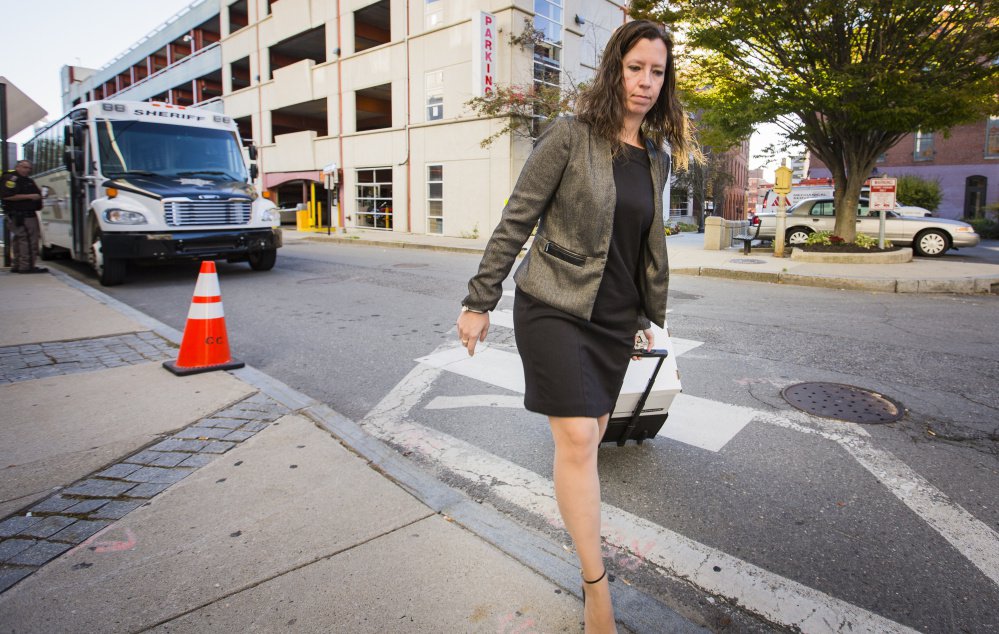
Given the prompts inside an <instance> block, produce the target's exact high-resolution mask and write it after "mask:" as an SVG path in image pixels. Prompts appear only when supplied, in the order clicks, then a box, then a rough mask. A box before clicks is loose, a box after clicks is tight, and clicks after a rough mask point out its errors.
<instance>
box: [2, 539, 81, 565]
mask: <svg viewBox="0 0 999 634" xmlns="http://www.w3.org/2000/svg"><path fill="white" fill-rule="evenodd" d="M72 547H73V544H61V543H58V542H38V543H36V544H35V545H34V546H32V547H31V548H28V549H26V550H24V551H22V552H20V553H18V554H17V555H15V556H14V557H11V559H10V561H9V562H8V563H12V564H21V565H23V566H41V565H42V564H44V563H45V562H47V561H48V560H50V559H52V558H53V557H58V556H59V555H61V554H63V553H64V552H66V551H67V550H69V549H70V548H72Z"/></svg>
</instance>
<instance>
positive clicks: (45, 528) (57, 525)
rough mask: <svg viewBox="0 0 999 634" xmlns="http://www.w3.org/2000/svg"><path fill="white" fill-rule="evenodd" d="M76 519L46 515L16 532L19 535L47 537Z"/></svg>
mask: <svg viewBox="0 0 999 634" xmlns="http://www.w3.org/2000/svg"><path fill="white" fill-rule="evenodd" d="M75 521H76V519H74V518H72V517H63V516H62V515H51V516H49V517H46V518H45V519H43V520H42V521H40V522H38V523H37V524H33V525H31V526H29V527H28V528H26V529H24V530H23V531H21V532H20V533H18V535H19V536H21V537H48V536H49V535H54V534H55V533H58V532H59V531H61V530H62V529H64V528H66V527H67V526H69V525H70V524H72V523H74V522H75Z"/></svg>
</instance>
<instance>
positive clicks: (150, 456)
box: [122, 449, 167, 465]
mask: <svg viewBox="0 0 999 634" xmlns="http://www.w3.org/2000/svg"><path fill="white" fill-rule="evenodd" d="M164 455H167V454H166V453H165V452H162V451H152V450H150V449H145V450H143V451H140V452H139V453H137V454H135V455H134V456H129V457H128V458H125V460H123V461H122V462H128V463H133V464H140V465H141V464H153V463H154V462H156V461H157V460H159V459H160V458H162V457H163V456H164Z"/></svg>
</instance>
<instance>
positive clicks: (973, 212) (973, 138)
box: [809, 117, 999, 218]
mask: <svg viewBox="0 0 999 634" xmlns="http://www.w3.org/2000/svg"><path fill="white" fill-rule="evenodd" d="M875 172H876V174H874V175H877V176H894V177H898V176H901V175H903V174H913V175H915V176H918V177H920V178H924V179H927V180H937V181H939V182H940V186H941V189H942V190H943V200H942V201H941V203H940V207H939V208H938V209H937V210H936V213H937V215H939V216H941V217H943V218H975V217H981V216H982V215H984V213H985V211H986V208H987V207H988V206H989V205H993V204H996V203H999V117H989V118H987V119H984V120H982V121H979V122H977V123H972V124H968V125H963V126H957V127H955V128H952V129H951V130H950V131H949V132H947V133H944V132H922V131H918V132H916V133H915V134H910V135H908V136H906V137H904V138H903V139H902V140H901V141H899V142H898V143H897V144H896V145H895V146H894V147H892V148H891V149H889V150H888V151H887V152H885V153H884V154H882V155H881V156H880V157H879V159H878V163H877V166H876V168H875ZM809 176H811V177H813V178H814V177H818V178H822V177H829V176H831V174H830V172H829V168H827V167H826V166H825V165H824V164H823V163H822V162H821V161H820V160H818V159H817V158H816V157H812V165H811V168H810V171H809ZM903 202H904V201H903Z"/></svg>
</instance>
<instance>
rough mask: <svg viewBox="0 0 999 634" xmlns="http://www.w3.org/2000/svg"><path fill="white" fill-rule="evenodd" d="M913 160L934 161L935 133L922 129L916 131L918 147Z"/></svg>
mask: <svg viewBox="0 0 999 634" xmlns="http://www.w3.org/2000/svg"><path fill="white" fill-rule="evenodd" d="M912 160H914V161H932V160H933V133H932V132H923V131H922V130H920V131H919V132H916V148H915V151H914V152H913V154H912Z"/></svg>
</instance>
